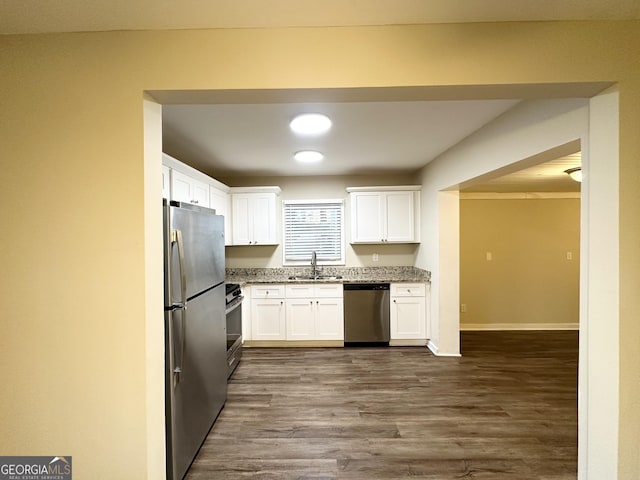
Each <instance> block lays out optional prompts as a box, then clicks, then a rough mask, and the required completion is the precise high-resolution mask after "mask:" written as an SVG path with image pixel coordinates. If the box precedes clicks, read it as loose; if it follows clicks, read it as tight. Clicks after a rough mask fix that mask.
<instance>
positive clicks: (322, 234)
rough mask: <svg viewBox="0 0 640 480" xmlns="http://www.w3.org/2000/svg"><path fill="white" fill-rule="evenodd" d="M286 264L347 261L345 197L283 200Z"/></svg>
mask: <svg viewBox="0 0 640 480" xmlns="http://www.w3.org/2000/svg"><path fill="white" fill-rule="evenodd" d="M283 205H284V208H283V215H282V216H283V219H284V221H283V223H284V234H283V238H284V249H283V250H284V254H283V257H284V258H283V264H284V265H308V264H309V263H310V262H311V253H312V252H316V255H317V258H318V263H323V264H325V265H344V264H345V260H344V201H343V200H285V201H283Z"/></svg>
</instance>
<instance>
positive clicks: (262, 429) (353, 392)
mask: <svg viewBox="0 0 640 480" xmlns="http://www.w3.org/2000/svg"><path fill="white" fill-rule="evenodd" d="M461 346H462V353H463V356H462V357H461V358H439V357H434V356H433V355H432V354H431V353H430V352H429V351H428V350H426V349H425V348H421V347H388V348H295V349H294V348H290V349H289V348H271V349H266V348H250V349H245V351H244V355H243V359H242V362H241V364H240V366H239V367H238V369H237V370H236V373H235V374H234V376H233V377H232V379H231V382H230V384H229V396H228V400H227V403H226V405H225V408H224V409H223V411H222V413H221V414H220V417H219V418H218V420H217V422H216V424H215V425H214V427H213V429H212V430H211V432H210V434H209V436H208V437H207V439H206V440H205V443H204V444H203V446H202V448H201V450H200V453H199V454H198V456H197V457H196V459H195V461H194V463H193V465H192V467H191V469H190V470H189V472H188V474H187V477H186V479H187V480H204V479H207V480H209V479H230V480H236V479H243V480H244V479H248V478H251V479H267V480H271V479H283V480H289V479H316V480H318V479H326V480H329V479H331V480H365V479H366V480H370V479H382V480H396V479H409V478H410V479H430V480H436V479H437V480H448V479H460V478H474V479H488V480H489V479H490V480H503V479H509V480H511V479H513V480H516V479H517V480H569V479H571V480H575V479H576V476H577V474H576V472H577V394H576V392H577V362H578V337H577V332H464V333H463V334H462V336H461Z"/></svg>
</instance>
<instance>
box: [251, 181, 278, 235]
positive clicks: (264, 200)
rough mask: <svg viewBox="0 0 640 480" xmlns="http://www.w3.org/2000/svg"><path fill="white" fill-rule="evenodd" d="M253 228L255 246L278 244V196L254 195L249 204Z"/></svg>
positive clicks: (268, 194)
mask: <svg viewBox="0 0 640 480" xmlns="http://www.w3.org/2000/svg"><path fill="white" fill-rule="evenodd" d="M249 209H250V218H251V220H250V221H251V222H252V227H253V238H252V240H253V243H254V245H273V244H275V243H276V196H275V195H274V194H270V193H265V194H259V193H256V194H253V195H252V196H251V198H250V203H249Z"/></svg>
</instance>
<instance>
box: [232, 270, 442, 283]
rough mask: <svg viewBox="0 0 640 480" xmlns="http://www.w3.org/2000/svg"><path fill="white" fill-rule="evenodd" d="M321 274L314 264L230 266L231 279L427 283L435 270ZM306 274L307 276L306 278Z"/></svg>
mask: <svg viewBox="0 0 640 480" xmlns="http://www.w3.org/2000/svg"><path fill="white" fill-rule="evenodd" d="M318 270H319V273H320V276H321V278H319V279H312V278H309V277H310V276H311V273H312V272H311V267H283V268H227V269H226V278H225V281H226V282H227V283H239V284H241V285H243V284H247V283H270V284H276V283H289V284H291V283H402V282H404V283H424V282H429V281H430V280H431V272H429V271H428V270H423V269H421V268H416V267H329V266H326V267H319V269H318ZM305 277H306V278H305Z"/></svg>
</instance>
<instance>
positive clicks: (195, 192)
mask: <svg viewBox="0 0 640 480" xmlns="http://www.w3.org/2000/svg"><path fill="white" fill-rule="evenodd" d="M191 196H192V200H191V203H193V204H194V205H198V206H200V207H207V208H209V185H207V184H206V183H202V182H199V181H198V180H192V182H191Z"/></svg>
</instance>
